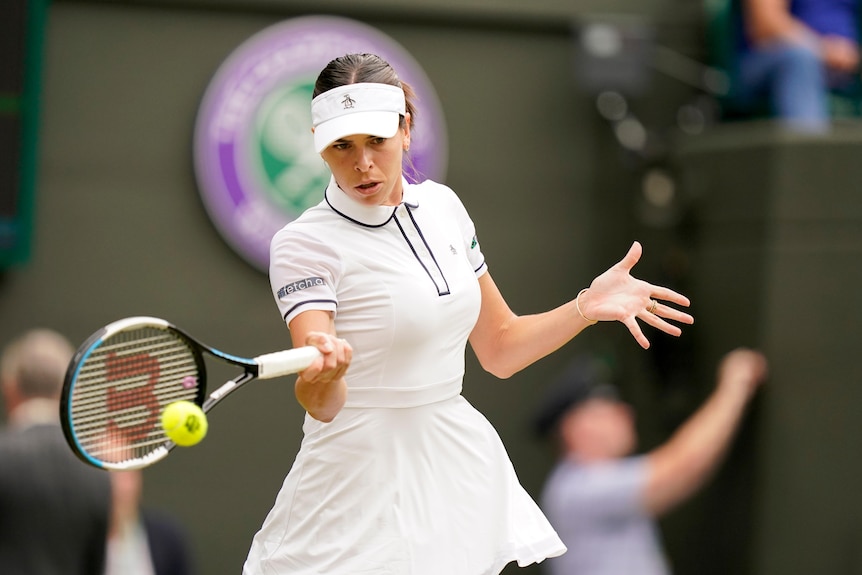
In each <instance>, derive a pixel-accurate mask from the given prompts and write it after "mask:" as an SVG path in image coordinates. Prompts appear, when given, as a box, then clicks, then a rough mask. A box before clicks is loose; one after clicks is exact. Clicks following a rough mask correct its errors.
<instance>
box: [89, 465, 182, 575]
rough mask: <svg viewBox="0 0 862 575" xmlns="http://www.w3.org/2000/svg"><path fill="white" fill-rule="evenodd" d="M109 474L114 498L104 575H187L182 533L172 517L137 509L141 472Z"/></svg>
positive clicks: (141, 485) (141, 479) (139, 499)
mask: <svg viewBox="0 0 862 575" xmlns="http://www.w3.org/2000/svg"><path fill="white" fill-rule="evenodd" d="M110 475H111V485H112V487H113V495H114V498H113V507H112V512H111V527H110V533H109V537H108V559H107V565H106V566H105V575H191V573H193V572H194V571H193V569H192V556H191V553H190V546H189V544H188V541H187V537H186V533H185V531H184V530H183V529H182V528H181V526H180V525H179V524H178V523H177V522H176V521H175V520H174V519H173V518H171V517H169V516H167V515H165V514H162V513H157V512H155V511H153V510H150V509H143V508H142V507H141V496H142V491H143V472H142V471H141V470H129V471H112V472H111V474H110Z"/></svg>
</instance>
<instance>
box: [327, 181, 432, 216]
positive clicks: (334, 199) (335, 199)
mask: <svg viewBox="0 0 862 575" xmlns="http://www.w3.org/2000/svg"><path fill="white" fill-rule="evenodd" d="M401 187H402V189H403V190H404V193H403V195H402V198H401V204H403V205H406V206H407V207H409V208H413V209H415V208H418V207H419V199H418V197H417V194H416V191H415V190H414V189H413V186H412V185H410V184H408V183H407V179H406V178H404V176H402V177H401ZM326 203H327V204H329V207H330V208H332V209H333V211H335V213H337V214H338V215H340V216H342V217H344V218H347V219H348V220H351V221H353V222H356V223H357V224H361V225H363V226H369V227H373V228H376V227H380V226H383V225H385V224H386V222H388V221H389V220H390V219H392V217H393V216H394V215H395V211H396V210H397V209H398V207H399V206H368V205H365V204H360V203H359V202H357V201H356V200H354V199H353V198H351V197H350V196H348V195H347V194H345V193H344V191H343V190H342V189H341V188H339V187H338V184H337V183H335V178H334V177H332V178H330V180H329V185H328V186H327V187H326Z"/></svg>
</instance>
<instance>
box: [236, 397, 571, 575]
mask: <svg viewBox="0 0 862 575" xmlns="http://www.w3.org/2000/svg"><path fill="white" fill-rule="evenodd" d="M303 431H304V432H305V437H304V439H303V442H302V446H301V448H300V451H299V453H298V455H297V458H296V461H295V462H294V465H293V467H292V468H291V470H290V473H289V474H288V475H287V477H286V479H285V481H284V485H283V486H282V489H281V491H280V492H279V494H278V497H277V499H276V502H275V505H274V506H273V508H272V510H271V511H270V513H269V515H268V516H267V518H266V520H265V521H264V524H263V526H262V527H261V529H260V531H258V533H257V534H256V535H255V537H254V540H253V542H252V546H251V550H250V552H249V555H248V559H247V560H246V563H245V565H244V567H243V575H287V574H291V575H318V574H324V573H325V574H342V573H343V574H351V575H356V574H369V575H370V574H375V575H384V574H386V575H442V574H447V575H496V574H498V573H500V571H502V569H503V568H504V567H505V566H506V565H507V564H508V563H510V562H512V561H517V562H518V564H519V565H521V566H524V565H528V564H530V563H535V562H539V561H542V560H543V559H545V558H547V557H554V556H557V555H560V554H562V553H563V552H564V551H565V549H566V548H565V546H564V545H563V543H562V541H560V539H559V537H558V536H557V534H556V532H555V531H554V530H553V528H552V527H551V525H550V524H549V523H548V521H547V520H546V519H545V516H544V514H543V513H542V512H541V510H540V509H539V507H538V506H537V505H536V503H535V502H534V501H533V499H532V498H531V497H530V496H529V495H528V494H527V492H526V491H525V490H524V489H523V487H522V486H521V485H520V483H519V482H518V478H517V476H516V474H515V471H514V469H513V467H512V463H511V461H510V459H509V456H508V454H507V453H506V450H505V448H504V446H503V444H502V441H501V440H500V437H499V435H498V434H497V432H496V430H495V429H494V428H493V427H492V426H491V424H490V423H489V422H488V421H487V419H486V418H485V417H484V416H483V415H482V414H481V413H479V412H478V411H477V410H476V409H475V408H473V406H472V405H470V404H469V403H468V402H467V400H466V399H464V398H463V397H462V396H460V395H458V396H456V397H453V398H450V399H446V400H443V401H439V402H435V403H429V404H426V405H421V406H418V407H410V408H361V409H355V408H345V409H343V410H342V411H341V413H339V415H338V417H336V418H335V420H333V421H332V422H331V423H327V424H324V423H320V422H318V421H315V420H313V419H311V418H309V417H306V421H305V425H304V427H303Z"/></svg>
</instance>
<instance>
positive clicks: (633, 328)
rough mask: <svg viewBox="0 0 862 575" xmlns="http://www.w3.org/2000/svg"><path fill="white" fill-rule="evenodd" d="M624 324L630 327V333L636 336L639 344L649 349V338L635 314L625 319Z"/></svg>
mask: <svg viewBox="0 0 862 575" xmlns="http://www.w3.org/2000/svg"><path fill="white" fill-rule="evenodd" d="M623 325H625V326H626V327H627V328H629V333H631V334H632V337H633V338H635V341H636V342H638V344H639V345H640V346H641V347H642V348H644V349H649V340H648V339H647V337H646V336H645V335H644V332H643V330H642V329H641V326H640V325H639V324H638V322H637V320H636V319H635V318H634V316H630V317H627V318H626V319H624V320H623Z"/></svg>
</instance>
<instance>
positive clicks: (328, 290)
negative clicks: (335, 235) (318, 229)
mask: <svg viewBox="0 0 862 575" xmlns="http://www.w3.org/2000/svg"><path fill="white" fill-rule="evenodd" d="M340 270H341V261H340V258H339V257H338V255H337V254H336V252H335V251H334V250H333V249H332V248H331V247H330V246H329V245H327V244H326V243H325V242H323V241H320V240H319V239H317V238H315V237H312V236H310V235H307V234H304V233H302V232H301V231H298V230H294V229H292V228H291V226H290V225H288V226H286V227H284V228H282V229H281V230H280V231H279V232H278V233H276V234H275V236H274V237H273V238H272V242H271V243H270V264H269V282H270V286H271V287H272V293H273V296H274V297H275V303H276V304H277V305H278V310H279V312H281V317H282V318H283V319H284V321H285V323H287V324H290V321H291V320H292V319H293V318H294V317H296V316H297V315H299V314H300V313H302V312H303V311H308V310H323V311H330V312H333V313H334V312H335V310H336V308H337V306H338V300H337V298H336V295H335V294H336V284H337V282H338V279H339V277H340Z"/></svg>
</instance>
